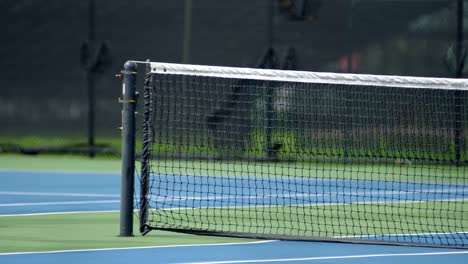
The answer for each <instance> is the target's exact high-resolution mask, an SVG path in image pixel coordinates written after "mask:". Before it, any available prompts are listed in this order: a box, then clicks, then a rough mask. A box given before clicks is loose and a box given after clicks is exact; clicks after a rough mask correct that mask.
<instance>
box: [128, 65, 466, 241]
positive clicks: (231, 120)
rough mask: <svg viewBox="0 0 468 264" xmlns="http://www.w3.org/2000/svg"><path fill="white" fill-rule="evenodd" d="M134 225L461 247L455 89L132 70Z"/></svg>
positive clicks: (461, 137) (394, 80) (323, 76)
mask: <svg viewBox="0 0 468 264" xmlns="http://www.w3.org/2000/svg"><path fill="white" fill-rule="evenodd" d="M144 66H145V67H146V75H145V84H144V87H142V88H141V89H140V93H141V94H142V95H143V96H141V99H140V100H141V101H142V103H141V102H140V103H139V111H138V112H139V113H141V119H142V121H141V132H142V133H140V134H141V138H142V142H143V143H142V147H141V149H142V151H141V155H137V157H138V158H137V159H138V160H139V161H140V162H141V171H140V198H139V207H140V231H141V232H142V233H143V234H145V233H147V232H149V231H150V230H153V229H160V230H169V231H177V232H187V233H197V234H208V235H226V236H241V237H255V238H273V239H300V240H324V241H329V240H331V241H349V242H363V243H398V244H417V245H432V246H453V247H467V246H468V201H467V200H468V169H467V168H468V167H467V166H468V151H467V146H468V81H467V80H464V79H442V78H417V77H402V76H376V75H357V74H333V73H314V72H300V71H281V70H261V69H247V68H229V67H211V66H197V65H178V64H164V63H149V62H147V63H144Z"/></svg>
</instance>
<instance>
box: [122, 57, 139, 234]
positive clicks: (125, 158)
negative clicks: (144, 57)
mask: <svg viewBox="0 0 468 264" xmlns="http://www.w3.org/2000/svg"><path fill="white" fill-rule="evenodd" d="M136 74H137V65H136V63H134V62H126V63H125V65H124V71H123V77H124V82H123V91H122V92H123V101H122V103H123V111H122V186H121V196H120V236H122V237H128V236H133V194H134V189H133V188H134V186H133V185H134V182H135V178H134V177H135V110H136Z"/></svg>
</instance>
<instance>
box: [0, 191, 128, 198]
mask: <svg viewBox="0 0 468 264" xmlns="http://www.w3.org/2000/svg"><path fill="white" fill-rule="evenodd" d="M0 195H18V196H60V197H108V198H118V197H120V195H119V194H99V193H56V192H2V191H0Z"/></svg>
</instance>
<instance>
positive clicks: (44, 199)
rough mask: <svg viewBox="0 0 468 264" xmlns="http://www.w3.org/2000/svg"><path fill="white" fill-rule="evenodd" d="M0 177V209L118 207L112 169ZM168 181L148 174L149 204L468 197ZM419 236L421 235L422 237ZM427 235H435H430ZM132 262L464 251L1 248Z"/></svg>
mask: <svg viewBox="0 0 468 264" xmlns="http://www.w3.org/2000/svg"><path fill="white" fill-rule="evenodd" d="M0 179H1V183H2V184H1V185H0V215H4V216H5V215H18V214H35V213H51V212H76V211H108V210H118V209H119V199H120V198H119V193H120V175H119V174H118V173H70V172H67V173H63V172H33V171H7V170H3V171H0ZM174 179H175V178H174V176H171V175H154V176H153V177H152V181H151V183H152V184H153V187H154V186H155V185H158V186H159V188H158V189H157V191H156V188H155V189H154V190H153V191H154V192H153V193H152V194H151V196H150V199H151V203H156V204H157V205H158V206H161V207H162V208H169V207H170V206H180V207H189V206H196V207H197V206H198V207H210V206H215V207H216V206H246V205H251V204H256V205H262V204H265V205H266V204H273V205H288V204H297V205H301V204H317V205H321V204H323V205H330V204H342V203H346V204H347V203H351V204H353V203H368V202H369V203H374V202H375V203H387V202H393V203H394V202H397V203H398V202H402V203H405V202H412V201H415V200H418V199H425V200H428V201H432V200H434V201H464V200H466V199H468V190H467V186H465V185H463V184H458V183H456V184H455V183H452V184H449V183H447V184H433V183H422V184H416V183H401V182H385V181H383V182H382V181H379V182H378V181H370V180H344V179H336V180H331V179H305V178H302V179H301V178H297V179H288V180H284V179H281V178H273V177H272V178H268V177H251V176H249V177H211V178H208V177H201V176H183V177H178V181H179V182H178V183H176V182H174ZM209 185H212V186H216V188H210V189H208V187H207V186H209ZM369 188H372V190H369ZM136 192H137V193H138V192H139V190H138V189H137V190H136ZM25 217H27V216H25ZM465 231H466V230H465ZM1 235H2V234H0V236H1ZM397 235H398V234H395V236H397ZM424 235H425V234H421V236H424ZM427 235H429V236H434V234H427ZM441 237H443V234H441ZM459 237H460V239H466V238H467V237H468V235H467V234H466V233H460V234H459ZM161 239H164V237H161ZM369 239H372V238H369ZM374 239H375V238H374ZM377 239H379V238H377ZM463 241H465V240H463ZM465 244H466V243H465ZM0 246H1V245H0ZM138 262H142V263H205V264H207V263H212V264H214V263H219V264H228V263H349V264H354V263H356V264H357V263H398V264H405V263H408V264H418V263H421V264H422V263H424V264H432V263H434V264H435V263H438V264H439V263H447V264H448V263H451V264H452V263H454V264H462V263H463V264H465V263H468V250H467V249H462V250H460V249H450V248H427V247H404V246H382V245H380V246H379V245H363V244H346V243H320V242H291V241H289V242H288V241H259V242H258V241H254V242H250V243H240V244H222V245H219V244H218V245H184V246H162V247H148V248H128V249H98V250H74V251H73V250H72V251H60V252H41V253H5V254H0V263H2V264H3V263H9V264H15V263H16V264H26V263H28V264H30V263H67V264H69V263H102V264H107V263H109V264H110V263H138Z"/></svg>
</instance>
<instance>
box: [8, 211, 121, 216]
mask: <svg viewBox="0 0 468 264" xmlns="http://www.w3.org/2000/svg"><path fill="white" fill-rule="evenodd" d="M118 212H120V210H102V211H70V212H46V213H29V214H3V215H2V214H0V217H16V216H41V215H66V214H96V213H118Z"/></svg>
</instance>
